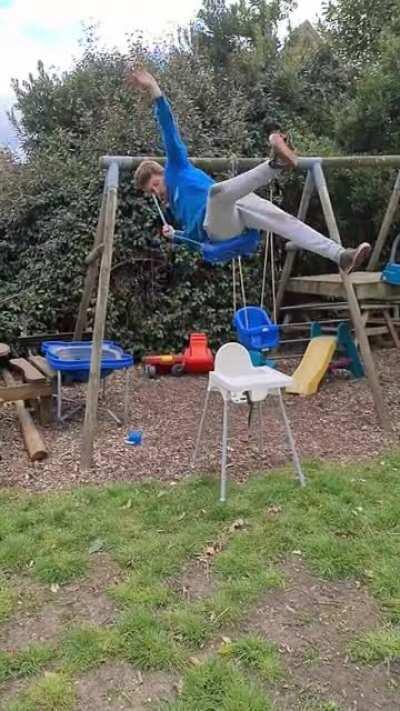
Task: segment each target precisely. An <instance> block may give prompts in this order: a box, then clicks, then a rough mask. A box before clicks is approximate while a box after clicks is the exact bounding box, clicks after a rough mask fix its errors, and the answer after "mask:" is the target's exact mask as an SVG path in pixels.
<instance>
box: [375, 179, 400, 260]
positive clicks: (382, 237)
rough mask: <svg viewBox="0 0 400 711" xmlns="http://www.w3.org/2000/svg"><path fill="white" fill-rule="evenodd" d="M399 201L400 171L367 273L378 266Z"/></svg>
mask: <svg viewBox="0 0 400 711" xmlns="http://www.w3.org/2000/svg"><path fill="white" fill-rule="evenodd" d="M399 201H400V170H399V172H398V173H397V178H396V180H395V183H394V187H393V191H392V194H391V196H390V200H389V203H388V206H387V210H386V213H385V216H384V218H383V221H382V225H381V228H380V230H379V234H378V236H377V238H376V242H375V246H374V249H373V252H372V254H371V256H370V259H369V262H368V267H367V270H368V271H369V272H373V271H375V270H376V268H377V266H378V262H379V257H380V256H381V252H382V249H383V248H384V246H385V242H386V239H387V236H388V234H389V230H390V228H391V226H392V222H393V220H394V217H395V214H396V211H397V208H398V206H399Z"/></svg>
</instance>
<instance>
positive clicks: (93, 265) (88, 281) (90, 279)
mask: <svg viewBox="0 0 400 711" xmlns="http://www.w3.org/2000/svg"><path fill="white" fill-rule="evenodd" d="M106 179H107V178H106ZM105 185H106V183H104V190H103V198H102V201H101V207H100V215H99V220H98V223H97V228H96V234H95V238H94V242H93V248H92V251H91V252H90V253H89V255H88V257H90V256H92V255H93V254H96V255H97V254H99V253H100V252H101V244H102V241H103V233H104V219H105V211H106V189H105ZM88 257H87V258H86V263H87V264H88V268H87V271H86V276H85V283H84V285H83V291H82V298H81V303H80V305H79V311H78V318H77V319H76V324H75V331H74V336H73V340H74V341H81V340H82V335H83V332H84V330H85V328H86V321H87V310H88V308H89V303H90V299H91V296H92V293H93V289H94V285H95V283H96V277H97V274H98V271H99V262H98V260H97V259H92V260H91V261H90V260H89V262H88V261H87V260H88Z"/></svg>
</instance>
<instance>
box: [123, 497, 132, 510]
mask: <svg viewBox="0 0 400 711" xmlns="http://www.w3.org/2000/svg"><path fill="white" fill-rule="evenodd" d="M131 508H132V499H128V501H127V502H126V504H124V505H123V506H121V509H131Z"/></svg>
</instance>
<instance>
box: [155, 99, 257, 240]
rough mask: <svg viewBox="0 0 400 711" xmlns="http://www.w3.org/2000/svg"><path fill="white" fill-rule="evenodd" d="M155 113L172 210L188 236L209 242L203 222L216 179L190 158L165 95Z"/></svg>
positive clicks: (190, 238)
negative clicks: (165, 158) (162, 148)
mask: <svg viewBox="0 0 400 711" xmlns="http://www.w3.org/2000/svg"><path fill="white" fill-rule="evenodd" d="M155 115H156V118H157V120H158V123H159V125H160V129H161V136H162V139H163V142H164V146H165V150H166V153H167V162H166V166H165V183H166V186H167V193H168V202H169V207H170V209H171V212H172V214H173V216H174V218H175V219H176V220H177V222H179V225H180V226H181V228H182V229H183V236H184V238H186V239H188V240H192V241H193V242H208V241H209V239H210V238H209V236H208V234H207V232H206V231H205V230H204V228H203V222H204V217H205V212H206V206H207V198H208V191H209V189H210V186H211V185H213V184H214V183H215V180H213V178H210V176H209V175H207V173H204V171H203V170H200V169H199V168H195V166H194V165H192V163H191V162H190V161H189V158H188V152H187V148H186V146H185V144H184V143H183V141H182V139H181V136H180V134H179V130H178V127H177V125H176V123H175V119H174V116H173V113H172V110H171V107H170V105H169V103H168V101H167V99H166V98H165V96H159V97H158V98H157V99H156V100H155ZM252 232H253V230H252ZM248 233H249V230H246V232H245V233H243V234H248ZM234 236H235V235H232V237H234ZM237 236H239V235H237ZM211 239H212V237H211Z"/></svg>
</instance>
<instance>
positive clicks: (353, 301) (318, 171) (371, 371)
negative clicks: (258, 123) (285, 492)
mask: <svg viewBox="0 0 400 711" xmlns="http://www.w3.org/2000/svg"><path fill="white" fill-rule="evenodd" d="M313 173H314V179H315V182H316V186H317V190H318V194H319V197H320V200H321V205H322V209H323V212H324V215H325V219H326V222H327V227H328V232H329V234H330V236H331V238H332V239H334V240H335V241H336V242H339V244H340V243H341V239H340V234H339V230H338V226H337V224H336V219H335V215H334V212H333V208H332V203H331V199H330V196H329V191H328V187H327V185H326V181H325V176H324V173H323V171H322V168H321V165H320V164H316V165H315V166H314V167H313ZM340 275H341V277H342V280H343V284H344V288H345V289H346V295H347V301H348V304H349V310H350V314H351V319H352V321H353V326H354V331H355V335H356V338H357V341H358V344H359V348H360V351H361V355H362V360H363V364H364V368H365V372H366V374H367V378H368V383H369V387H370V389H371V392H372V397H373V399H374V404H375V409H376V412H377V415H378V419H379V422H380V424H381V426H382V427H383V428H384V429H385V430H386V431H387V432H391V428H390V424H389V420H388V419H387V417H386V412H385V405H384V400H383V395H382V390H381V386H380V384H379V378H378V375H377V372H376V366H375V363H374V359H373V357H372V353H371V348H370V345H369V341H368V336H367V334H366V331H365V326H364V324H363V321H362V316H361V311H360V305H359V303H358V300H357V297H356V295H355V291H354V288H353V284H352V283H351V275H349V274H345V273H344V272H343V271H340Z"/></svg>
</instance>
